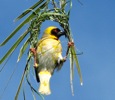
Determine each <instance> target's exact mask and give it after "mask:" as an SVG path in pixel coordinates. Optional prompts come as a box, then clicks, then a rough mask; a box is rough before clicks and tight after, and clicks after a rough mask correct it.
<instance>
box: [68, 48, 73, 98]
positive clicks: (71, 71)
mask: <svg viewBox="0 0 115 100" xmlns="http://www.w3.org/2000/svg"><path fill="white" fill-rule="evenodd" d="M69 55H70V85H71V92H72V95H73V96H74V90H73V76H74V59H73V54H72V50H71V48H70V49H69Z"/></svg>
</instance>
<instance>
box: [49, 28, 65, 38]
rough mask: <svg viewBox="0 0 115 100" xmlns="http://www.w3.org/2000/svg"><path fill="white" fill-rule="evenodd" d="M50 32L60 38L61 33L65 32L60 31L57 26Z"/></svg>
mask: <svg viewBox="0 0 115 100" xmlns="http://www.w3.org/2000/svg"><path fill="white" fill-rule="evenodd" d="M51 34H52V35H54V36H56V37H57V38H60V37H61V36H62V35H65V36H66V34H65V32H64V31H61V30H60V29H59V28H55V29H53V30H52V31H51Z"/></svg>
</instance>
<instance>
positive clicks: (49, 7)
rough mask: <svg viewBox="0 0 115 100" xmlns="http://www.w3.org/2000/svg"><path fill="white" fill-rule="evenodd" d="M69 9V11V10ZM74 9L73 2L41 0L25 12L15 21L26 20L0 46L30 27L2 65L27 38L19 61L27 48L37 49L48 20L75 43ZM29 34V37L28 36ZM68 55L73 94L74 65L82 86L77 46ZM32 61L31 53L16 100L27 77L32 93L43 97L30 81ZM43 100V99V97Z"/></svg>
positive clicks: (7, 54) (0, 61)
mask: <svg viewBox="0 0 115 100" xmlns="http://www.w3.org/2000/svg"><path fill="white" fill-rule="evenodd" d="M67 8H69V10H67ZM71 8H72V0H68V1H66V0H59V1H55V0H39V1H38V2H37V3H35V4H34V5H33V6H32V7H30V8H29V9H27V10H26V11H24V12H23V13H22V14H21V15H20V16H18V17H17V18H16V19H15V21H18V20H20V19H21V18H23V17H26V18H25V20H24V21H23V22H22V23H21V24H20V25H19V26H17V27H16V29H14V31H13V32H12V33H11V34H10V35H9V36H8V37H7V38H6V39H5V40H4V41H3V42H2V43H1V44H0V46H1V47H2V46H4V45H5V44H6V43H7V42H8V41H9V40H10V39H12V37H13V36H14V35H15V34H16V33H17V32H18V31H19V30H21V29H22V27H24V26H25V25H26V24H27V23H30V25H29V27H28V28H27V30H25V32H24V33H23V34H22V35H21V36H20V37H19V38H18V39H17V41H15V43H14V44H13V46H12V47H11V48H10V49H9V50H8V51H7V53H6V54H5V55H4V56H3V57H2V58H1V59H0V64H1V63H3V62H4V61H5V60H6V59H7V58H8V57H9V56H10V55H11V54H12V53H13V52H14V50H15V49H16V48H17V47H18V45H19V44H20V43H21V42H22V40H24V39H25V37H28V38H27V40H26V41H25V42H24V44H23V45H22V47H21V49H20V53H19V56H18V60H17V61H20V59H21V57H22V55H23V54H24V52H25V51H26V49H27V47H28V46H30V48H32V47H35V46H36V43H37V42H38V41H39V40H38V37H39V34H40V29H41V25H42V23H43V22H44V21H46V20H51V21H54V22H57V23H59V25H60V26H61V27H62V28H63V30H64V31H65V33H66V35H67V39H68V41H69V42H74V40H73V37H72V35H71V34H72V33H71V31H70V25H69V17H70V11H71ZM28 34H29V35H28ZM66 55H69V58H70V83H71V89H72V94H73V85H72V84H73V83H72V82H73V75H74V63H75V64H76V68H77V70H78V74H79V77H80V83H81V84H82V83H83V81H82V75H81V71H80V66H79V62H78V57H77V53H76V49H75V46H71V47H68V48H67V52H66ZM31 59H32V54H31V52H29V53H28V58H27V64H26V67H25V69H24V73H23V75H22V78H21V80H20V84H19V87H18V90H17V93H16V96H15V100H17V99H18V96H19V93H20V89H21V86H22V84H23V80H24V78H25V76H26V79H27V83H28V84H29V86H30V88H31V90H32V92H35V93H37V94H38V95H39V96H41V95H40V94H39V93H38V92H37V91H36V89H34V88H33V86H32V85H31V83H30V82H29V80H28V73H29V69H30V60H31ZM23 95H24V98H25V92H24V91H23ZM41 98H42V99H43V97H42V96H41Z"/></svg>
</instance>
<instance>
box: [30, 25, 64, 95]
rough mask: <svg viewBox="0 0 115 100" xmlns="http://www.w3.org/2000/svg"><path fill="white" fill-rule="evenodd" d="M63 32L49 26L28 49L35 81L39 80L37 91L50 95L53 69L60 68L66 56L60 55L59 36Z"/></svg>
mask: <svg viewBox="0 0 115 100" xmlns="http://www.w3.org/2000/svg"><path fill="white" fill-rule="evenodd" d="M63 35H65V36H66V34H65V32H64V31H61V30H60V29H59V28H57V27H55V26H49V27H48V28H46V29H45V31H44V32H43V35H42V37H41V39H40V40H39V41H38V43H37V45H36V47H35V48H31V49H30V51H31V52H32V53H33V55H34V68H35V75H36V80H37V82H40V86H39V89H38V92H39V93H41V94H43V95H50V94H51V90H50V79H51V77H52V75H53V73H54V70H55V69H57V70H60V69H61V67H62V65H63V63H64V62H65V61H66V57H63V56H62V46H61V41H60V40H59V38H60V37H61V36H63Z"/></svg>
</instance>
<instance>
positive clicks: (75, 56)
mask: <svg viewBox="0 0 115 100" xmlns="http://www.w3.org/2000/svg"><path fill="white" fill-rule="evenodd" d="M71 49H72V54H73V57H74V61H75V64H76V67H77V71H78V74H79V77H80V83H81V85H83V80H82V74H81V70H80V66H79V62H78V58H77V54H76V51H75V47H74V46H71Z"/></svg>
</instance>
